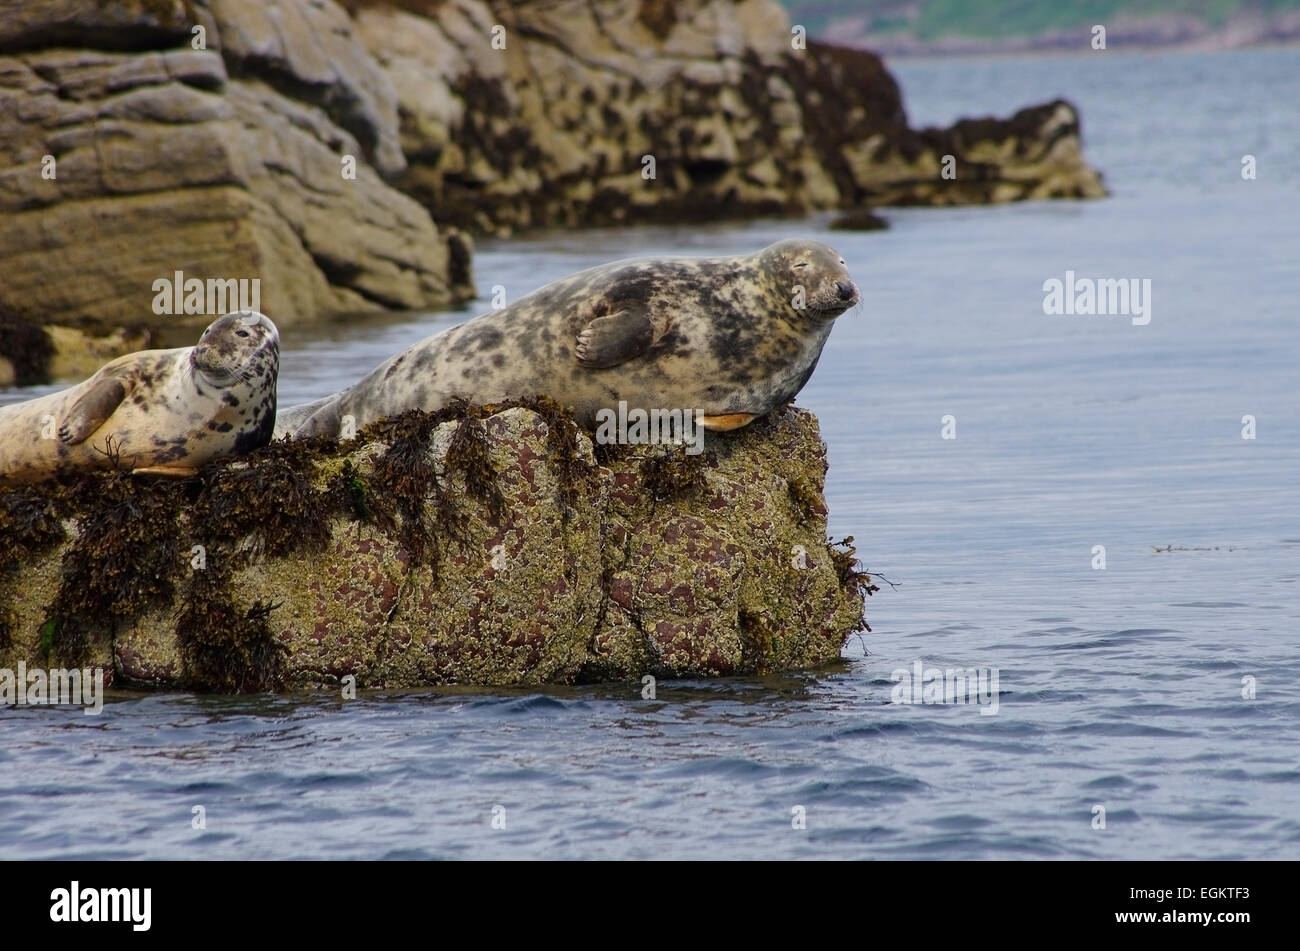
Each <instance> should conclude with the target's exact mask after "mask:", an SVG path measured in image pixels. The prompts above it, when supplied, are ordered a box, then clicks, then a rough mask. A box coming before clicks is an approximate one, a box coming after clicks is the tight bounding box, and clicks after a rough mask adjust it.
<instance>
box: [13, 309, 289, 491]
mask: <svg viewBox="0 0 1300 951" xmlns="http://www.w3.org/2000/svg"><path fill="white" fill-rule="evenodd" d="M279 368H280V335H279V333H278V332H277V331H276V329H275V324H273V323H272V322H271V321H270V319H269V318H267V317H266V316H264V315H262V314H259V313H257V312H256V311H241V312H239V313H233V314H226V315H225V316H223V317H220V318H218V319H217V320H215V321H213V322H212V324H211V325H209V327H208V328H207V330H205V331H203V335H202V336H201V337H200V338H199V342H198V344H197V345H196V346H193V347H181V348H178V349H175V350H143V351H140V352H139V353H131V354H127V355H126V356H124V357H118V358H117V359H116V360H113V361H112V362H110V363H107V364H105V365H104V366H103V367H102V368H101V369H100V370H99V372H98V373H96V374H95V375H94V376H92V377H91V378H90V379H89V380H86V381H85V382H84V383H80V384H78V385H77V386H74V387H72V388H71V389H67V390H62V391H60V392H58V393H52V394H51V395H49V396H43V397H40V398H38V399H34V400H28V401H27V402H25V403H15V404H13V405H11V406H2V407H0V483H5V482H8V483H18V482H32V481H37V480H40V479H45V478H48V477H50V476H52V475H54V474H55V473H56V472H58V471H61V470H77V469H100V468H109V467H112V466H113V465H114V464H116V466H117V467H118V468H122V469H132V470H134V471H135V472H137V473H142V474H153V475H168V476H185V475H192V474H193V473H194V472H195V471H196V470H197V469H198V467H199V466H201V465H203V464H204V463H205V462H207V461H209V460H210V459H214V458H216V457H218V456H225V455H230V454H233V453H242V452H247V451H248V450H250V449H255V448H257V447H259V446H264V445H266V444H267V443H268V442H269V441H270V439H271V431H272V428H273V426H274V421H275V409H276V404H275V387H276V377H277V374H278V373H279Z"/></svg>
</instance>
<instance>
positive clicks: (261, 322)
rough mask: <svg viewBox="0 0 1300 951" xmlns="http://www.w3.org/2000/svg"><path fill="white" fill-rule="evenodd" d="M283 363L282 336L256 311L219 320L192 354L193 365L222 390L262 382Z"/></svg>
mask: <svg viewBox="0 0 1300 951" xmlns="http://www.w3.org/2000/svg"><path fill="white" fill-rule="evenodd" d="M279 360H280V333H279V331H277V330H276V328H275V324H273V323H271V320H270V318H269V317H267V316H266V315H265V314H260V313H258V312H257V311H255V310H244V311H238V312H236V313H231V314H226V315H225V316H224V317H218V318H217V319H216V320H214V321H213V322H212V323H211V324H209V325H208V329H207V330H205V331H203V336H201V337H199V342H198V344H197V345H195V347H194V350H193V351H192V352H191V354H190V365H191V366H192V367H194V370H195V371H196V372H197V373H200V374H202V376H203V379H204V381H205V382H207V383H208V384H209V385H210V386H215V387H217V388H218V389H225V388H228V387H231V386H234V385H236V384H239V383H250V382H252V381H255V380H259V379H262V378H264V377H265V376H266V372H267V369H268V368H278V366H279Z"/></svg>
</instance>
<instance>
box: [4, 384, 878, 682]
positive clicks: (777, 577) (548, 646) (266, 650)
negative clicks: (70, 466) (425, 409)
mask: <svg viewBox="0 0 1300 951" xmlns="http://www.w3.org/2000/svg"><path fill="white" fill-rule="evenodd" d="M825 472H826V453H825V446H824V444H823V443H822V441H821V438H820V436H819V434H818V429H817V424H816V420H815V419H814V418H813V416H812V415H811V414H809V413H807V412H806V411H802V410H798V409H794V408H786V409H784V410H779V411H777V412H775V413H772V414H770V416H769V417H767V418H766V419H764V420H761V421H759V422H757V423H755V424H753V425H751V426H750V427H748V428H746V429H745V430H742V431H740V432H738V433H734V434H728V435H723V436H720V437H719V438H717V439H712V438H711V439H710V445H709V446H708V449H707V451H706V452H705V453H704V454H703V455H697V456H689V455H686V454H684V453H683V452H682V450H681V447H662V446H643V447H635V448H629V447H622V448H616V447H605V446H600V447H593V444H592V442H591V440H590V438H589V437H588V436H587V435H586V434H585V433H583V432H581V431H579V430H578V429H577V427H575V426H574V424H573V423H572V421H571V420H570V419H569V417H567V416H566V415H564V414H563V413H561V412H560V411H559V410H558V409H557V408H556V407H554V406H551V405H548V404H535V405H533V406H531V407H522V406H520V407H515V408H508V409H488V410H481V411H479V410H468V409H467V408H464V407H458V408H453V409H451V410H448V411H444V412H443V413H441V414H439V415H438V416H434V417H430V416H424V415H422V414H408V415H407V416H405V417H402V418H400V419H398V420H392V421H386V422H382V423H380V424H377V425H376V426H375V427H371V428H370V429H368V430H366V431H365V432H364V433H363V434H362V438H361V439H360V440H358V441H353V442H349V443H345V444H343V445H342V446H339V445H337V444H326V443H306V444H304V443H276V444H273V445H272V446H271V447H268V448H267V449H265V450H262V451H260V452H258V453H256V454H254V455H252V456H250V457H248V458H247V459H245V460H240V461H235V462H227V463H222V464H218V465H215V466H213V467H209V469H207V470H205V473H204V474H203V476H202V478H201V479H200V480H195V481H192V482H189V483H173V482H141V481H133V480H132V479H131V478H130V477H129V476H124V475H112V474H106V475H94V476H88V477H85V478H83V479H82V480H81V481H80V482H78V483H75V484H71V485H67V486H63V487H54V488H51V487H46V488H43V489H25V490H21V491H16V492H11V493H9V494H6V495H0V532H2V533H3V534H4V537H5V539H6V545H5V546H4V548H3V549H0V667H7V668H10V669H13V668H15V667H16V666H17V663H18V662H19V661H25V662H26V663H27V664H28V665H29V666H34V667H64V666H71V665H76V666H85V665H90V666H95V665H98V666H102V667H104V668H105V669H106V670H109V671H112V677H113V679H114V681H115V682H116V683H117V684H118V685H119V686H121V685H150V686H161V687H176V686H185V687H191V688H198V689H210V690H221V691H243V690H262V689H276V688H306V687H314V686H320V685H331V684H338V683H339V682H340V681H341V680H342V679H343V678H345V677H348V676H349V675H351V676H354V677H355V678H356V684H357V686H359V687H407V686H418V685H429V684H446V683H463V684H486V685H507V684H539V683H568V682H573V681H579V680H588V681H589V680H618V679H640V678H641V677H643V676H645V675H647V674H649V675H653V676H657V677H712V676H721V675H728V674H756V673H766V672H770V671H782V670H792V669H796V668H806V667H812V666H816V665H819V664H824V663H826V662H828V661H832V660H835V659H836V658H837V657H838V656H839V651H840V648H841V647H842V645H843V644H844V641H845V640H846V639H847V637H848V636H849V635H850V634H851V633H852V632H854V631H857V630H864V629H865V625H864V624H863V621H862V611H863V599H864V596H865V595H866V594H869V593H870V592H871V591H873V590H874V587H873V586H872V585H871V582H870V579H869V578H867V576H866V575H864V574H862V573H860V572H859V571H858V570H857V567H856V562H855V561H854V558H853V551H852V548H851V547H844V545H833V544H831V543H829V542H828V539H827V536H826V507H825V504H824V501H823V498H822V489H823V482H824V476H825ZM849 541H851V539H850V540H846V542H849Z"/></svg>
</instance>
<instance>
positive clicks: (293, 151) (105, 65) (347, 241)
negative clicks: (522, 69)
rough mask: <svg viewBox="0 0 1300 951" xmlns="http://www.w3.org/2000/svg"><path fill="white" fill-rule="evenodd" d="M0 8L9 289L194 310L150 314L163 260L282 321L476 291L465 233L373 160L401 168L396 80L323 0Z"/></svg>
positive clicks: (3, 291) (56, 298)
mask: <svg viewBox="0 0 1300 951" xmlns="http://www.w3.org/2000/svg"><path fill="white" fill-rule="evenodd" d="M38 8H39V12H38ZM10 11H12V13H11V12H10ZM4 21H5V22H4V24H3V26H0V168H3V169H5V171H3V172H0V255H3V256H4V257H5V258H6V259H7V261H8V262H9V266H8V267H6V268H5V269H4V271H3V272H2V273H0V301H3V302H4V303H5V304H7V305H9V306H10V307H13V308H16V309H18V310H22V311H27V312H30V313H40V314H41V316H42V320H43V321H44V322H47V323H49V324H71V323H76V322H78V321H85V320H91V321H94V322H97V323H98V325H99V326H100V327H101V328H105V327H106V328H112V327H115V326H121V325H126V324H152V325H154V326H162V325H168V326H172V325H175V324H177V323H187V324H193V325H195V326H201V325H205V324H206V323H207V322H208V321H210V320H211V317H212V315H211V314H207V313H204V314H188V315H181V316H177V315H173V314H168V313H162V314H159V313H156V312H155V309H154V307H153V304H154V299H155V295H156V289H155V287H154V282H155V281H158V280H170V279H171V278H172V276H173V274H174V273H175V272H176V271H177V270H180V271H182V272H183V274H184V275H185V277H186V278H198V279H200V280H207V279H210V278H216V279H247V280H250V281H251V280H258V281H259V282H260V307H261V309H263V310H265V311H267V312H268V313H271V314H274V317H275V320H276V321H277V322H278V323H279V324H280V325H281V326H282V327H284V326H293V325H294V324H298V323H301V322H304V321H314V320H318V319H321V318H323V317H327V316H329V315H333V314H339V313H343V312H349V311H358V310H375V309H387V308H415V307H434V306H441V305H445V304H448V303H450V302H452V301H454V300H458V299H462V298H466V297H468V296H472V293H473V289H472V286H471V285H470V283H469V278H468V271H467V268H465V267H463V266H461V267H460V268H459V270H458V271H457V273H456V275H455V276H453V274H452V272H453V270H454V268H453V263H454V262H453V260H452V259H453V257H455V255H456V254H463V251H464V245H463V242H459V239H457V238H455V237H454V236H452V235H449V234H447V233H446V232H440V231H439V229H438V228H437V227H436V225H435V224H434V222H433V220H432V218H431V217H430V215H429V213H428V211H427V210H426V209H424V208H422V207H421V206H420V205H419V204H417V203H416V202H414V201H412V200H411V199H410V198H408V197H406V196H405V195H403V194H401V193H400V192H399V191H397V190H395V189H394V188H392V187H391V186H390V185H389V184H387V183H386V182H385V181H384V178H383V177H382V176H383V175H391V174H394V173H397V172H400V171H401V170H402V168H403V167H404V165H405V162H404V159H403V157H402V153H401V148H400V144H399V139H398V123H397V106H396V102H397V99H396V93H395V91H394V90H393V87H392V84H391V82H390V80H389V79H388V77H387V74H386V73H385V72H384V71H383V70H381V69H380V68H379V66H378V64H377V63H376V62H375V61H374V59H373V58H372V57H371V56H370V54H369V53H368V52H367V51H366V49H365V47H364V46H363V45H362V44H361V43H360V41H359V40H358V39H357V38H356V36H355V35H354V33H353V31H352V21H351V20H350V18H349V17H348V15H347V14H346V13H345V12H344V11H343V9H342V8H340V7H338V6H337V5H336V4H334V3H332V2H330V0H311V2H307V0H280V2H276V3H271V4H264V3H261V2H258V3H252V2H246V0H210V2H208V3H206V4H204V3H196V2H184V3H182V2H175V3H168V2H166V0H162V2H158V3H138V4H132V3H111V4H78V3H65V4H61V5H60V4H56V7H55V9H53V10H51V9H50V8H48V6H47V5H46V4H45V3H43V2H42V3H37V2H35V0H30V2H17V3H10V4H9V5H8V9H7V12H6V14H5V18H4ZM196 26H203V27H204V29H205V31H206V32H205V34H204V40H205V44H206V48H203V49H196V48H194V47H193V45H192V44H194V43H198V40H199V37H197V36H196V35H194V34H193V33H192V29H193V28H194V27H196ZM353 161H355V177H354V178H351V177H345V171H346V172H350V169H349V167H348V164H346V163H351V162H353ZM453 242H459V249H458V250H457V249H453V248H452V246H451V245H452V243H453Z"/></svg>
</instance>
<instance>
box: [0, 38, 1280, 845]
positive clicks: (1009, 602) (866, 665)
mask: <svg viewBox="0 0 1300 951" xmlns="http://www.w3.org/2000/svg"><path fill="white" fill-rule="evenodd" d="M896 73H897V75H898V77H899V80H900V82H901V83H902V86H903V90H904V93H905V96H906V101H907V104H908V107H909V111H910V114H911V115H912V117H913V120H914V122H916V123H920V124H944V123H947V122H950V121H952V120H953V119H955V118H957V117H959V116H961V115H979V114H990V113H997V114H1006V113H1008V112H1009V111H1010V110H1011V109H1013V108H1016V107H1019V106H1020V105H1024V104H1028V103H1032V102H1039V101H1042V100H1044V99H1046V98H1048V97H1050V96H1054V95H1063V96H1066V97H1067V98H1070V99H1072V100H1073V101H1075V102H1076V103H1077V104H1078V106H1079V107H1080V109H1081V112H1082V116H1083V122H1084V136H1085V147H1086V150H1087V155H1088V157H1089V159H1090V160H1091V161H1092V162H1093V163H1094V164H1096V165H1097V166H1098V167H1100V168H1101V169H1102V170H1103V171H1104V172H1105V174H1106V178H1107V182H1108V184H1109V186H1110V187H1111V189H1112V190H1113V192H1114V195H1113V197H1112V198H1110V199H1108V200H1105V201H1096V202H1087V203H1036V204H1022V205H1016V206H1011V207H1002V208H970V209H957V210H927V209H915V210H906V211H887V212H886V216H887V217H888V218H889V219H890V221H891V222H892V225H893V227H892V229H891V230H890V231H887V232H879V233H869V234H862V235H851V234H841V233H833V234H831V233H829V232H826V231H825V224H826V219H825V218H820V219H815V220H810V221H806V222H797V223H772V222H764V223H758V224H755V225H752V226H744V227H726V228H684V229H645V230H627V231H600V232H586V233H574V234H556V235H550V236H543V237H540V238H535V239H528V240H520V241H511V242H505V243H496V244H488V245H487V246H485V247H483V248H482V249H481V251H480V253H479V255H478V256H477V258H476V265H475V266H476V269H477V280H478V283H479V287H480V289H481V290H482V291H483V293H484V295H485V297H486V295H488V294H489V293H490V291H491V288H492V286H493V285H495V284H501V285H503V286H505V287H506V289H507V291H508V293H509V295H510V298H511V299H514V298H516V297H518V296H520V295H521V294H523V293H526V292H527V291H528V290H531V289H533V288H534V287H537V286H540V285H541V284H543V283H546V282H548V281H550V280H552V279H554V278H557V277H559V276H561V275H564V274H567V273H570V272H572V271H575V270H578V269H580V268H584V267H587V266H589V265H593V264H597V263H601V262H604V261H608V260H611V259H613V258H617V257H621V256H629V255H638V254H652V253H698V254H720V253H738V252H748V251H752V250H754V249H757V248H759V247H762V246H763V245H765V244H767V243H768V242H770V241H773V240H776V239H779V238H782V237H788V236H792V235H816V236H819V237H824V238H825V240H828V241H830V242H831V243H833V244H834V245H835V246H836V247H837V248H838V249H839V250H840V251H841V252H842V253H843V255H844V256H845V258H846V259H847V260H848V262H849V265H850V269H851V270H852V272H853V274H854V275H855V277H856V278H857V280H858V281H859V283H860V284H861V285H862V288H863V305H862V306H861V307H860V308H858V309H857V310H855V311H853V312H851V313H849V314H847V315H845V316H844V317H842V318H840V320H839V322H838V323H837V326H836V329H835V332H834V334H833V335H832V336H831V339H830V343H829V345H828V346H827V349H826V351H825V354H824V355H823V358H822V361H821V364H820V366H819V367H818V369H817V372H816V374H815V375H814V377H813V379H812V381H811V382H810V383H809V385H808V387H807V388H806V389H805V390H804V391H803V393H801V394H800V396H799V403H800V405H803V406H806V407H808V408H810V409H812V410H813V411H815V412H816V413H817V414H818V416H819V417H820V419H821V425H822V431H823V434H824V436H825V438H826V441H827V443H828V445H829V449H830V460H831V469H830V475H829V484H828V490H827V491H828V495H829V502H830V508H831V529H832V532H833V533H834V534H835V535H836V536H837V537H838V536H840V535H846V534H851V535H854V536H856V538H857V540H858V546H859V551H860V553H861V555H862V557H863V559H864V562H865V564H866V566H867V567H868V568H869V569H870V570H872V571H873V572H879V573H881V574H882V575H883V576H884V577H886V578H888V579H889V580H890V581H892V582H894V584H895V585H896V587H890V586H888V585H882V587H883V588H884V590H882V591H881V592H880V593H879V594H878V595H877V596H875V597H874V598H872V599H871V601H870V602H869V604H868V620H869V621H870V623H871V626H872V628H873V633H872V634H869V635H866V636H865V637H864V638H862V639H858V638H854V639H853V640H852V642H851V643H850V644H849V645H848V646H847V647H846V648H845V650H844V660H843V663H842V665H840V666H839V667H837V668H835V669H833V670H828V671H820V672H817V673H816V674H815V675H807V676H801V677H795V678H790V679H781V680H764V681H728V682H722V683H674V684H661V685H660V688H659V693H658V699H657V700H655V701H646V700H642V699H640V694H639V686H638V687H637V688H636V689H634V688H632V687H629V686H621V685H620V686H616V687H593V688H582V689H559V690H549V691H545V692H535V691H530V692H491V693H489V692H472V691H449V690H434V691H426V692H415V693H405V694H400V695H385V696H369V697H364V698H362V699H360V700H357V701H353V702H349V703H346V704H344V703H341V702H337V701H334V700H332V699H314V698H306V699H304V698H264V697H254V698H221V697H193V696H188V695H178V694H170V695H143V696H142V695H133V694H122V695H118V696H115V697H113V698H112V700H111V702H110V703H109V704H108V706H107V707H106V708H105V711H104V713H103V715H101V716H99V717H84V716H82V715H81V713H80V712H79V711H75V712H74V711H69V710H62V709H57V710H52V709H46V708H28V709H18V710H14V709H10V710H4V711H0V857H4V858H14V857H68V858H71V857H79V858H117V857H179V858H203V857H212V858H218V857H221V858H295V857H309V858H343V857H346V858H361V857H448V858H456V857H613V858H667V857H698V858H706V857H738V858H739V857H743V858H784V857H797V858H819V857H830V858H1199V857H1213V858H1261V857H1288V858H1300V658H1298V655H1300V506H1298V505H1297V503H1298V502H1300V489H1298V488H1297V483H1298V477H1300V420H1298V419H1297V410H1298V409H1300V343H1298V341H1300V333H1298V330H1297V317H1298V315H1300V309H1298V308H1297V303H1296V298H1297V295H1298V294H1300V261H1298V260H1297V259H1298V258H1300V224H1298V223H1297V211H1298V210H1300V165H1297V161H1296V156H1297V155H1300V109H1297V107H1296V93H1297V89H1300V51H1297V50H1295V49H1288V50H1273V51H1264V52H1248V53H1221V54H1208V55H1188V54H1176V55H1133V54H1123V53H1119V52H1115V51H1110V52H1106V53H1097V54H1093V55H1091V56H1082V57H1076V58H1059V57H1051V58H1049V57H1026V58H1009V59H983V60H977V59H974V60H947V61H943V62H907V63H904V64H901V65H897V66H896ZM1246 154H1250V155H1253V156H1255V159H1256V162H1257V168H1258V178H1257V179H1256V180H1255V181H1244V180H1243V179H1242V177H1241V173H1240V169H1241V161H1242V156H1243V155H1246ZM1067 270H1073V271H1074V272H1075V273H1076V274H1077V275H1078V276H1080V277H1089V276H1090V277H1110V278H1121V277H1122V278H1130V277H1131V278H1139V279H1144V278H1145V279H1150V281H1151V283H1152V311H1151V322H1150V323H1149V324H1148V325H1146V326H1134V325H1133V324H1132V322H1131V321H1130V320H1129V319H1128V318H1124V317H1114V318H1100V317H1094V318H1085V317H1049V316H1046V315H1044V313H1043V306H1042V303H1043V290H1042V285H1043V282H1044V281H1045V280H1048V279H1049V278H1052V277H1056V278H1060V279H1064V277H1065V272H1066V271H1067ZM485 308H486V302H485V301H481V302H478V303H476V305H475V306H473V307H471V308H467V309H466V310H464V311H460V312H456V313H443V314H430V315H426V316H422V317H418V318H404V319H402V320H401V321H393V320H386V321H374V322H367V323H365V324H363V325H356V324H352V325H347V326H337V327H331V328H326V329H324V330H322V329H320V328H316V329H312V330H301V331H291V332H290V333H288V334H286V341H285V359H284V364H283V368H282V373H281V394H282V400H283V402H284V403H285V405H289V404H292V403H295V402H299V401H302V400H306V399H309V398H313V397H315V396H318V395H322V394H324V393H326V392H330V391H333V390H335V389H337V388H339V387H341V386H344V385H346V384H347V383H349V382H351V381H353V380H355V379H356V378H357V377H358V376H359V375H360V374H361V373H362V372H363V371H365V370H367V369H369V368H370V367H371V366H373V365H375V364H377V363H379V362H380V361H381V360H383V359H384V358H385V357H387V356H388V355H390V354H392V353H393V352H395V351H396V350H398V349H400V348H402V347H405V346H407V345H408V344H410V343H412V342H414V341H416V340H418V339H420V338H422V337H424V336H426V335H428V334H429V333H431V332H433V331H435V330H437V329H439V328H441V327H446V326H449V325H451V324H453V323H456V322H458V321H460V320H463V319H465V317H467V316H470V315H471V314H473V313H476V312H479V311H481V310H483V309H485ZM43 391H44V390H39V389H32V390H27V391H12V390H11V391H8V392H5V393H0V400H9V399H17V398H27V397H29V396H32V395H35V394H37V393H39V392H43ZM948 415H950V416H952V417H954V419H955V427H956V438H955V439H942V438H941V436H940V430H941V419H942V418H943V417H944V416H948ZM1246 415H1251V416H1254V418H1255V421H1256V431H1257V438H1255V439H1253V440H1247V439H1243V438H1242V425H1243V424H1242V417H1243V416H1246ZM1098 545H1100V546H1104V547H1105V559H1106V562H1105V565H1106V566H1105V569H1104V570H1096V569H1094V568H1093V563H1094V555H1093V551H1094V546H1098ZM1168 546H1172V550H1165V551H1156V548H1157V547H1159V548H1167V547H1168ZM918 661H920V662H922V663H923V664H924V665H925V666H926V667H939V668H947V667H963V668H967V667H976V668H996V669H997V671H998V673H999V689H1000V697H999V704H998V710H997V713H996V715H992V716H986V715H981V713H980V710H979V708H978V707H974V706H956V705H904V704H891V703H890V702H889V701H890V695H891V690H892V689H893V687H894V682H893V680H892V679H891V675H892V673H893V672H894V671H895V670H896V669H898V668H908V669H910V668H912V666H913V665H914V664H915V663H916V662H918ZM1243 678H1253V681H1248V682H1247V683H1253V684H1254V691H1255V697H1254V699H1244V698H1243V690H1245V689H1246V688H1245V687H1244V686H1243ZM199 805H201V806H203V807H204V809H205V810H206V823H207V828H206V829H204V830H195V829H193V828H192V822H191V820H192V818H193V816H192V811H193V807H195V806H199ZM496 806H502V807H504V809H505V813H504V814H505V819H506V822H505V825H506V827H505V829H494V828H493V827H492V816H493V809H494V807H496ZM797 806H802V807H803V809H804V813H805V814H806V826H807V827H806V829H803V830H798V829H794V828H792V822H791V819H792V815H793V814H794V813H792V810H793V809H794V808H795V807H797ZM1098 806H1101V807H1103V808H1104V810H1105V828H1104V829H1097V828H1094V827H1093V826H1094V814H1095V812H1096V807H1098ZM498 814H499V813H498Z"/></svg>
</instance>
